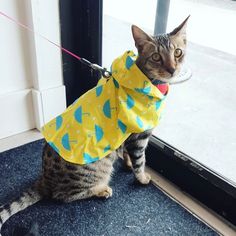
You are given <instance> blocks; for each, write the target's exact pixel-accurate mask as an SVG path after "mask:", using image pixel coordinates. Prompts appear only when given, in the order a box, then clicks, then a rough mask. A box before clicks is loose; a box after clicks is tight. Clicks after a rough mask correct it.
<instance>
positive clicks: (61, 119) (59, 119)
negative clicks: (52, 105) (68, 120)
mask: <svg viewBox="0 0 236 236" xmlns="http://www.w3.org/2000/svg"><path fill="white" fill-rule="evenodd" d="M62 121H63V118H62V116H58V117H57V118H56V130H58V129H60V128H61V125H62Z"/></svg>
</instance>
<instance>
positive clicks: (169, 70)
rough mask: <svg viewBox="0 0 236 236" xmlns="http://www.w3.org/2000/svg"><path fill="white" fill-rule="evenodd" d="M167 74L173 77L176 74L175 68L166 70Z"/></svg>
mask: <svg viewBox="0 0 236 236" xmlns="http://www.w3.org/2000/svg"><path fill="white" fill-rule="evenodd" d="M166 70H167V72H169V73H170V74H171V75H173V74H174V73H175V68H173V67H168V68H166Z"/></svg>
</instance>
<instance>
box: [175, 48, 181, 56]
mask: <svg viewBox="0 0 236 236" xmlns="http://www.w3.org/2000/svg"><path fill="white" fill-rule="evenodd" d="M182 54H183V52H182V50H181V49H180V48H177V49H175V52H174V55H175V57H181V56H182Z"/></svg>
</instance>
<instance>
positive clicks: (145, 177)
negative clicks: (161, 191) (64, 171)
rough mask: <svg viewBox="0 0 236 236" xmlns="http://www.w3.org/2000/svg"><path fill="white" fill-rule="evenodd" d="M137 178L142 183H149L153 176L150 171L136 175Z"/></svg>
mask: <svg viewBox="0 0 236 236" xmlns="http://www.w3.org/2000/svg"><path fill="white" fill-rule="evenodd" d="M136 178H137V180H138V181H139V183H141V184H149V183H150V181H151V176H150V175H149V174H148V173H145V172H144V173H140V174H139V175H137V176H136Z"/></svg>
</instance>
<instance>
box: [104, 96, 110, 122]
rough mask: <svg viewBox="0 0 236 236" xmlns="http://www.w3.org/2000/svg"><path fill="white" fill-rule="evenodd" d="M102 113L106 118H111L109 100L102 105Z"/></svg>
mask: <svg viewBox="0 0 236 236" xmlns="http://www.w3.org/2000/svg"><path fill="white" fill-rule="evenodd" d="M103 113H104V115H105V116H106V117H107V118H111V105H110V100H107V101H106V102H105V103H104V105H103Z"/></svg>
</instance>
